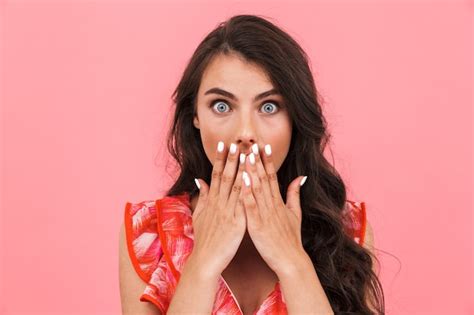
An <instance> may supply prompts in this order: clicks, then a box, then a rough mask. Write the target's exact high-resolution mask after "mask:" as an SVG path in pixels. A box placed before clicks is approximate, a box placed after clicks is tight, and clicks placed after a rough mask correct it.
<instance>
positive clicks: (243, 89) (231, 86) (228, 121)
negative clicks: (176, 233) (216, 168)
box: [191, 54, 292, 270]
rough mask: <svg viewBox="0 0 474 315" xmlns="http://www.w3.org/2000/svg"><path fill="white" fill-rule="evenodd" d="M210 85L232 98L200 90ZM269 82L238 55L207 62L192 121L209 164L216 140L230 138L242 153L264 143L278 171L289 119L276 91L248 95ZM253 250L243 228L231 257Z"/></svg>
mask: <svg viewBox="0 0 474 315" xmlns="http://www.w3.org/2000/svg"><path fill="white" fill-rule="evenodd" d="M216 87H218V88H221V89H223V90H225V91H228V92H230V93H232V94H233V95H235V97H236V98H237V100H233V99H232V98H230V97H226V96H223V95H220V94H215V93H210V94H206V92H207V91H208V90H209V89H211V88H216ZM273 88H274V86H273V85H272V83H271V81H270V80H269V78H268V75H267V73H266V71H265V70H264V69H263V68H262V67H260V66H259V65H257V64H254V63H249V62H247V61H245V60H244V59H242V58H240V57H239V56H238V55H235V54H232V55H224V54H220V55H218V56H216V57H215V58H214V59H213V60H212V61H211V62H210V63H209V65H208V67H207V68H206V70H205V71H204V73H203V76H202V80H201V85H200V87H199V91H198V95H197V102H196V106H197V107H196V116H195V118H194V121H193V124H194V126H195V127H196V128H197V129H199V131H200V134H201V139H202V143H203V146H204V151H205V153H206V156H207V158H208V159H209V161H210V162H211V163H212V165H214V159H215V153H216V148H217V144H218V142H219V141H224V144H225V146H226V147H229V146H230V144H231V143H235V144H236V145H237V147H238V152H239V153H244V154H246V155H247V156H248V154H250V153H251V152H252V151H251V146H252V145H253V144H254V143H257V145H258V147H259V150H260V152H263V150H264V146H265V145H266V144H270V145H271V149H272V156H273V162H274V166H275V170H276V171H278V169H279V168H280V166H281V165H282V164H283V161H284V160H285V158H286V155H287V154H288V149H289V147H290V142H291V133H292V122H291V119H290V117H289V115H288V112H287V111H286V109H285V108H284V107H281V108H280V107H279V105H280V106H284V100H283V97H282V95H280V94H273V95H269V96H266V97H265V98H262V99H260V100H258V101H254V97H255V96H257V95H258V94H260V93H263V92H266V91H268V90H271V89H273ZM216 100H221V101H216ZM208 184H210V183H208ZM198 198H199V196H195V197H194V198H193V199H192V200H191V208H192V210H193V211H194V208H195V206H196V204H197V201H198V200H197V199H198ZM258 256H259V255H258V252H257V251H256V249H255V247H254V246H253V243H252V241H251V239H250V237H249V235H248V231H247V232H246V234H245V236H244V239H243V240H242V244H241V246H240V248H239V250H238V252H237V254H236V256H235V259H234V262H235V261H240V263H239V264H240V266H242V265H245V263H246V262H247V263H248V259H247V258H248V257H254V258H255V257H258ZM253 261H255V259H253ZM253 268H255V266H254V264H253V265H252V266H251V265H249V266H248V269H249V270H250V269H253Z"/></svg>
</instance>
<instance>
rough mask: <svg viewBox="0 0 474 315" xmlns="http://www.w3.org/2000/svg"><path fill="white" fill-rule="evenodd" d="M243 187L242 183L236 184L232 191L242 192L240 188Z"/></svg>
mask: <svg viewBox="0 0 474 315" xmlns="http://www.w3.org/2000/svg"><path fill="white" fill-rule="evenodd" d="M241 189H242V186H241V185H234V186H233V187H232V191H233V192H236V193H240V190H241Z"/></svg>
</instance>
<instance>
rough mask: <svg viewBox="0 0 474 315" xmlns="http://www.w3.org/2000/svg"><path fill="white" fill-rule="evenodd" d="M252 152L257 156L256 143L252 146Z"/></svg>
mask: <svg viewBox="0 0 474 315" xmlns="http://www.w3.org/2000/svg"><path fill="white" fill-rule="evenodd" d="M252 152H253V154H255V155H258V145H257V144H256V143H254V144H253V145H252Z"/></svg>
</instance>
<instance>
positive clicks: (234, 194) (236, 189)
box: [227, 153, 245, 211]
mask: <svg viewBox="0 0 474 315" xmlns="http://www.w3.org/2000/svg"><path fill="white" fill-rule="evenodd" d="M244 167H245V154H243V153H240V157H239V165H238V170H237V176H236V178H235V182H234V185H233V186H232V190H231V192H230V196H229V200H228V202H227V205H228V207H227V208H230V209H232V210H234V211H235V210H236V205H237V204H238V202H237V201H238V199H239V197H240V195H241V191H242V172H243V171H244Z"/></svg>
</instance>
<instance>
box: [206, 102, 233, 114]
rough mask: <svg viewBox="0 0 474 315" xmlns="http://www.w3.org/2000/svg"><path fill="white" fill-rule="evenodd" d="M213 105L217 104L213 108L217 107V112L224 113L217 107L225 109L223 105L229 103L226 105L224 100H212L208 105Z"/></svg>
mask: <svg viewBox="0 0 474 315" xmlns="http://www.w3.org/2000/svg"><path fill="white" fill-rule="evenodd" d="M214 105H217V106H215V108H217V109H218V110H217V112H219V113H224V112H223V111H220V110H219V109H223V110H225V106H227V107H229V105H227V103H226V101H225V100H214V101H212V102H211V106H210V107H214Z"/></svg>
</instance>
